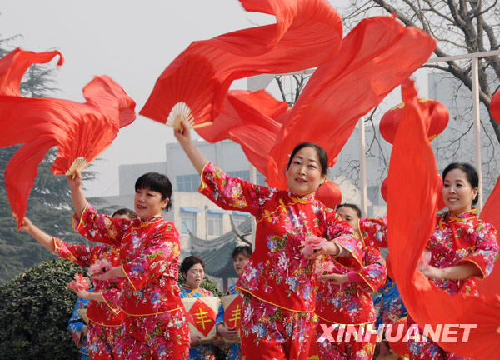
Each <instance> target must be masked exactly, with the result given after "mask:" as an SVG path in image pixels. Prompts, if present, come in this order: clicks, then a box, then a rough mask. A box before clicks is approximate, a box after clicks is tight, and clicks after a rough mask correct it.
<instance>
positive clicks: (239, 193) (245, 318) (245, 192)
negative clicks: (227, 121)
mask: <svg viewBox="0 0 500 360" xmlns="http://www.w3.org/2000/svg"><path fill="white" fill-rule="evenodd" d="M175 136H176V137H177V139H178V141H179V143H180V144H181V145H182V147H183V149H184V151H185V152H186V154H187V156H188V157H189V159H190V160H191V162H192V163H193V166H194V167H195V169H196V170H197V171H198V173H200V174H201V186H200V188H199V191H200V192H201V193H202V194H204V195H205V196H207V197H208V198H209V199H211V200H212V201H213V202H214V203H216V204H217V205H218V206H220V207H222V208H224V209H228V210H237V211H246V212H249V213H251V214H252V215H253V216H255V218H256V220H257V232H256V238H255V251H254V253H253V254H252V256H251V258H250V261H249V263H248V265H247V266H246V267H245V270H244V272H243V274H242V275H241V276H240V279H239V281H238V284H237V288H238V290H240V291H241V292H242V293H243V294H244V295H245V297H244V301H243V315H242V323H241V330H242V331H241V346H242V352H243V356H244V357H245V358H246V359H247V360H250V359H263V360H267V359H297V360H301V359H306V358H307V355H308V352H309V346H310V342H311V341H313V340H314V339H312V330H313V328H314V326H315V324H314V321H313V314H314V308H315V287H316V285H317V281H316V275H315V273H314V269H313V267H314V266H313V265H314V261H313V258H314V257H317V256H318V255H320V254H328V255H331V256H338V255H343V256H352V257H354V258H355V259H358V260H359V261H360V259H361V254H362V253H361V243H360V241H359V239H358V238H357V236H356V235H355V234H354V233H353V230H352V229H351V227H350V226H349V225H348V224H347V223H345V222H343V221H342V220H341V219H340V218H339V217H338V215H337V214H336V213H335V212H334V211H333V210H331V209H328V208H326V207H325V206H324V205H323V204H322V203H320V202H319V201H317V200H316V199H315V191H316V190H317V188H318V186H319V185H320V184H321V183H322V182H323V181H324V179H325V178H326V173H327V163H328V162H327V155H326V153H325V151H324V150H323V149H322V148H321V147H319V146H317V145H315V144H312V143H302V144H300V145H299V146H297V147H296V148H295V149H294V151H293V152H292V154H291V156H290V160H289V163H288V165H287V169H285V170H286V176H287V180H288V191H279V190H277V189H273V188H268V187H264V186H257V185H255V184H251V183H249V182H246V181H243V180H241V179H239V178H235V177H230V176H228V175H227V174H225V173H224V172H222V170H220V169H219V168H217V167H216V166H215V165H214V164H213V163H211V162H209V161H208V160H207V159H206V158H205V157H204V156H203V155H202V154H201V152H200V151H199V150H198V149H197V148H196V147H195V146H194V144H193V142H192V140H191V135H190V131H189V129H188V128H187V126H186V125H185V124H183V126H182V129H181V130H176V132H175ZM309 237H319V238H325V239H326V240H328V241H325V242H324V243H325V245H324V246H322V245H320V246H318V248H317V249H318V250H320V251H316V252H315V253H314V254H313V255H312V256H304V255H303V254H302V249H303V244H304V243H305V242H306V241H307V238H309Z"/></svg>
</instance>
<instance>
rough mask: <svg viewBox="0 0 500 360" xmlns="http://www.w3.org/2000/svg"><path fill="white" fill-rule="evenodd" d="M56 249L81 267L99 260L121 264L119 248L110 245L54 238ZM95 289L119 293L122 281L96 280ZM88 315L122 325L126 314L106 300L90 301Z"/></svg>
mask: <svg viewBox="0 0 500 360" xmlns="http://www.w3.org/2000/svg"><path fill="white" fill-rule="evenodd" d="M54 245H55V251H54V253H55V254H56V255H57V256H60V257H62V258H64V259H66V260H69V261H72V262H74V263H75V264H78V265H80V266H81V267H89V266H90V265H92V264H93V263H95V262H96V261H97V260H100V259H102V260H108V261H109V262H110V263H111V265H112V266H120V265H121V263H120V256H119V255H120V254H119V249H117V248H115V247H112V246H109V245H101V246H85V245H73V244H68V243H65V242H63V241H62V240H61V239H58V238H54ZM92 284H93V285H94V286H93V288H94V291H95V292H100V291H109V292H116V293H119V292H120V291H121V288H122V281H121V280H119V281H117V280H104V281H99V280H94V279H92ZM87 317H88V318H89V320H90V321H92V322H94V323H96V324H99V325H103V326H118V325H121V323H122V322H123V320H124V318H125V314H124V313H123V312H122V311H120V308H118V307H116V306H113V305H111V304H109V303H105V302H97V301H90V303H89V305H88V308H87Z"/></svg>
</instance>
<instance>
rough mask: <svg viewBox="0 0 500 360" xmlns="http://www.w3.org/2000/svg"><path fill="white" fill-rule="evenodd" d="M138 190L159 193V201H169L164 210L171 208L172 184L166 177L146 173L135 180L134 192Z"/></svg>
mask: <svg viewBox="0 0 500 360" xmlns="http://www.w3.org/2000/svg"><path fill="white" fill-rule="evenodd" d="M139 189H149V190H151V191H157V192H159V193H161V199H162V200H165V199H169V201H168V204H167V207H166V208H165V210H167V211H168V209H170V208H171V207H172V183H171V182H170V180H169V179H168V177H167V176H166V175H163V174H160V173H157V172H148V173H145V174H144V175H141V176H140V177H139V178H137V181H136V182H135V191H137V190H139Z"/></svg>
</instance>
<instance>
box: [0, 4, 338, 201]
mask: <svg viewBox="0 0 500 360" xmlns="http://www.w3.org/2000/svg"><path fill="white" fill-rule="evenodd" d="M341 3H345V2H341ZM336 4H337V5H338V4H339V2H336ZM0 11H1V12H2V14H1V16H0V35H1V37H2V38H6V37H9V36H13V35H16V34H21V35H22V38H20V39H17V40H16V41H13V42H12V45H17V46H21V47H22V48H23V49H25V50H32V51H47V50H53V49H57V50H59V51H61V52H62V53H63V55H64V57H65V63H64V65H63V66H62V67H61V68H60V69H59V70H58V71H56V81H57V87H58V88H59V89H60V91H59V92H58V93H57V94H55V96H56V97H60V98H65V99H69V100H74V101H83V97H82V96H81V89H82V87H83V86H84V85H85V84H86V83H87V82H88V81H90V80H91V79H92V77H93V76H95V75H103V74H106V75H109V76H111V77H112V78H113V79H114V80H115V81H117V82H118V83H119V84H120V85H121V86H122V87H123V88H124V89H125V91H127V93H128V94H129V95H130V96H131V97H132V98H134V99H135V101H136V102H137V110H140V109H141V108H142V105H143V104H144V102H145V101H146V99H147V96H148V95H149V93H150V91H151V89H152V87H153V85H154V83H155V81H156V78H157V77H158V76H159V75H160V73H161V72H162V70H163V69H164V68H165V67H166V66H167V65H168V64H169V63H170V62H171V61H172V60H173V59H174V58H175V56H176V55H177V54H179V53H180V52H181V51H182V50H184V49H185V48H186V47H187V46H188V45H189V44H190V43H191V42H192V41H195V40H201V39H208V38H211V37H213V36H217V35H219V34H222V33H225V32H228V31H234V30H238V29H241V28H245V27H249V26H254V25H257V24H259V25H263V24H265V23H269V22H274V18H273V17H271V16H267V15H261V14H251V13H246V12H245V11H244V10H243V9H242V8H241V6H240V3H239V2H238V1H237V0H181V1H179V0H162V1H159V0H148V1H137V0H86V1H73V0H48V1H39V0H31V1H27V0H3V1H2V5H1V6H0ZM52 64H53V65H54V67H55V63H52ZM244 86H245V83H244V82H243V81H240V82H238V83H236V84H235V87H240V88H241V87H244ZM174 140H175V139H174V137H173V135H172V129H171V128H167V127H166V126H164V125H162V124H158V123H155V122H153V121H151V120H149V119H147V118H143V117H138V119H137V120H136V121H135V122H134V123H133V124H132V125H130V126H129V127H127V128H124V129H122V130H121V131H120V133H119V135H118V137H117V138H116V140H115V141H114V143H113V145H112V146H111V147H110V148H108V149H107V150H106V151H105V152H104V153H103V154H101V158H102V160H101V161H98V162H95V166H94V168H93V169H94V170H95V171H96V172H97V173H98V178H97V180H96V181H94V182H92V183H90V184H87V191H86V194H87V195H88V196H107V195H116V194H117V193H118V165H120V164H129V163H137V162H157V161H165V144H166V143H167V142H170V141H174Z"/></svg>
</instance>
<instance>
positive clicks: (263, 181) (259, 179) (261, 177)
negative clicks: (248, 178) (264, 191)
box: [257, 173, 267, 186]
mask: <svg viewBox="0 0 500 360" xmlns="http://www.w3.org/2000/svg"><path fill="white" fill-rule="evenodd" d="M257 185H260V186H267V184H266V178H265V176H264V175H262V174H261V173H257Z"/></svg>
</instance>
